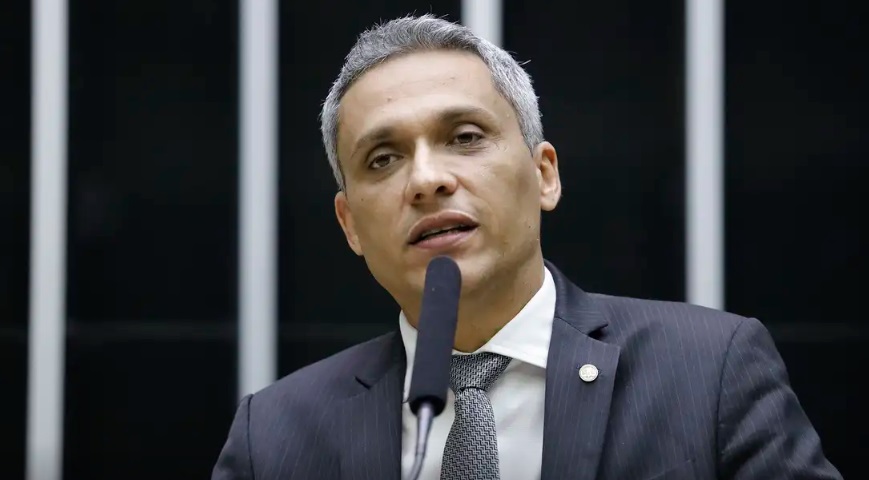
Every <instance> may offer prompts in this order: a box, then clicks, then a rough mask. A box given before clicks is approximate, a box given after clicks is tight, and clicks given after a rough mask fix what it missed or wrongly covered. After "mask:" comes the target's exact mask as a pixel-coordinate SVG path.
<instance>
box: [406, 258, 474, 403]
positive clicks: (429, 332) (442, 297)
mask: <svg viewBox="0 0 869 480" xmlns="http://www.w3.org/2000/svg"><path fill="white" fill-rule="evenodd" d="M461 291H462V273H461V271H460V270H459V266H458V265H457V264H456V262H455V261H454V260H453V259H451V258H449V257H446V256H438V257H435V258H433V259H432V260H431V261H430V262H429V264H428V267H427V268H426V274H425V288H424V290H423V294H422V308H421V309H420V314H419V323H418V324H417V331H418V336H417V339H416V355H415V357H414V365H413V375H412V376H411V382H410V392H409V396H408V403H409V404H410V409H411V411H412V412H413V413H414V415H415V414H416V413H417V410H418V409H419V406H420V405H421V404H422V403H423V402H429V403H431V405H432V406H433V407H434V414H435V415H440V413H441V412H442V411H443V409H444V406H445V405H446V402H447V389H448V388H449V385H450V357H451V356H452V353H453V342H454V340H455V336H456V323H457V322H458V318H459V296H460V295H461Z"/></svg>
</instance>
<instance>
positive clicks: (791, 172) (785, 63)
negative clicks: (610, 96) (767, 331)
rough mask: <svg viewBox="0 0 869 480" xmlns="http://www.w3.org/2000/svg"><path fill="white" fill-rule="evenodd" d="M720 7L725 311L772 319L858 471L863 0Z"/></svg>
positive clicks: (868, 333)
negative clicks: (723, 31)
mask: <svg viewBox="0 0 869 480" xmlns="http://www.w3.org/2000/svg"><path fill="white" fill-rule="evenodd" d="M727 5H728V8H727V19H726V20H727V33H726V34H727V38H728V40H727V55H726V65H725V70H726V85H727V91H726V94H727V99H726V110H727V126H726V163H725V167H726V169H725V170H726V171H725V173H726V198H725V201H726V223H727V225H726V243H725V245H726V252H725V258H726V271H727V274H726V278H727V285H726V287H727V288H726V290H727V307H728V309H730V310H732V311H735V312H737V313H741V314H745V315H751V316H755V317H758V318H759V319H761V320H762V321H764V322H765V323H766V324H768V325H769V326H770V328H771V329H772V330H773V333H774V335H775V336H776V339H777V341H778V343H779V348H780V349H781V351H782V355H783V356H784V358H785V360H786V362H787V365H788V369H789V372H790V375H791V379H792V381H793V383H794V388H795V390H796V391H797V393H798V394H799V396H800V399H801V401H802V403H803V406H804V408H805V409H806V411H807V412H808V415H809V417H810V418H811V419H812V421H813V422H814V424H815V426H816V427H817V429H818V430H819V431H820V433H821V436H822V438H823V440H824V445H825V447H826V450H827V452H828V453H829V457H830V459H831V460H832V461H833V462H834V463H835V464H836V465H838V466H840V468H841V470H842V473H843V474H845V477H846V478H849V477H859V476H861V475H864V474H865V467H863V466H861V464H862V461H863V458H858V457H859V456H862V454H863V453H865V452H866V448H867V446H869V440H867V437H866V436H865V434H863V433H861V431H862V430H863V429H865V426H867V425H869V413H867V412H866V409H865V408H862V407H858V405H861V404H862V405H865V403H866V401H867V397H866V394H865V393H860V392H858V390H857V384H858V382H854V381H853V380H854V379H857V378H863V376H864V369H865V367H866V365H869V354H867V348H866V347H867V345H869V322H867V321H866V315H865V309H866V306H865V293H864V291H863V290H864V287H863V285H864V284H865V282H864V281H863V280H862V279H861V277H863V276H864V275H865V272H866V271H867V269H869V255H866V250H865V243H866V241H867V237H866V233H865V232H866V231H867V229H869V215H867V214H866V210H865V206H864V205H866V203H867V201H869V193H867V190H866V185H867V184H869V138H867V136H866V132H867V130H869V113H867V110H866V106H867V105H869V94H867V91H866V85H867V83H869V62H867V61H866V58H869V52H867V50H869V48H867V46H869V33H867V31H866V29H865V28H861V27H865V25H861V23H860V22H861V20H863V19H865V15H864V14H863V13H864V12H865V6H864V5H863V4H862V3H861V2H858V1H856V0H831V1H830V2H825V3H824V4H823V5H820V4H805V5H804V4H795V3H792V2H785V1H780V0H776V1H770V2H752V1H749V0H734V1H730V2H727ZM857 425H862V426H863V429H860V428H857V429H855V426H857ZM848 474H850V475H848Z"/></svg>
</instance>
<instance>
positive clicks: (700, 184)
mask: <svg viewBox="0 0 869 480" xmlns="http://www.w3.org/2000/svg"><path fill="white" fill-rule="evenodd" d="M685 10H686V15H685V19H686V24H685V32H686V42H685V54H686V59H685V60H686V68H685V69H686V88H687V99H686V122H685V127H686V155H687V161H686V165H685V169H686V185H685V191H686V196H687V198H686V200H685V208H686V222H687V223H686V249H687V255H686V286H687V301H688V302H690V303H694V304H698V305H703V306H706V307H710V308H717V309H722V308H724V251H723V249H724V200H723V191H724V180H723V175H724V173H723V161H724V160H723V156H724V155H723V140H722V138H723V136H724V132H723V128H724V122H723V98H724V93H723V85H724V71H723V57H724V53H723V51H724V40H723V36H724V19H723V13H724V5H723V0H688V1H687V2H686V8H685Z"/></svg>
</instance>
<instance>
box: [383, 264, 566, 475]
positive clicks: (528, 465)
mask: <svg viewBox="0 0 869 480" xmlns="http://www.w3.org/2000/svg"><path fill="white" fill-rule="evenodd" d="M544 270H545V272H544V280H543V285H542V286H541V287H540V290H538V291H537V293H536V294H535V295H534V296H533V297H532V298H531V300H530V301H529V302H528V303H527V304H526V305H525V307H524V308H523V309H522V310H521V311H520V312H519V313H518V314H517V315H516V316H515V317H514V318H513V319H512V320H511V321H510V322H509V323H507V325H505V326H504V328H502V329H501V330H500V331H498V333H497V334H495V336H494V337H492V339H490V340H489V341H488V342H487V343H486V344H485V345H483V346H482V347H480V349H479V350H477V351H476V352H473V353H479V352H491V353H498V354H501V355H506V356H508V357H510V358H512V359H513V361H511V362H510V365H509V366H508V367H507V369H506V370H505V371H504V373H503V374H502V375H501V377H500V378H499V379H498V380H497V381H496V382H495V384H494V385H492V387H491V388H490V389H489V399H490V400H491V402H492V410H493V412H494V414H495V429H496V431H497V433H498V459H499V462H500V468H501V480H534V479H539V478H540V467H541V464H542V460H543V405H544V396H545V388H546V357H547V355H548V353H549V340H550V338H551V336H552V319H553V316H554V315H555V282H554V281H553V280H552V274H551V273H550V272H549V270H548V269H545V267H544ZM399 328H400V330H401V338H402V341H403V342H404V350H405V353H406V354H407V374H406V375H405V378H404V402H405V403H404V405H403V407H402V415H401V417H402V421H401V466H402V472H403V473H402V474H403V475H407V474H408V473H409V472H410V469H411V468H412V466H413V460H414V449H415V448H416V430H417V429H416V417H415V416H414V415H413V412H411V411H410V406H409V405H408V404H407V396H408V391H409V389H410V379H411V375H412V374H413V360H414V354H415V353H416V337H417V331H416V329H415V328H414V327H413V326H412V325H410V323H409V322H408V321H407V317H405V316H404V312H402V313H401V314H400V315H399ZM453 353H454V354H457V355H461V354H462V353H461V352H457V351H455V350H454V351H453ZM454 404H455V395H454V394H453V392H452V390H450V391H449V392H447V404H446V407H445V408H444V411H443V413H441V414H440V415H439V416H438V417H436V418H435V419H434V423H433V424H432V429H431V433H430V436H429V441H428V450H427V451H426V456H425V463H424V467H423V469H422V472H421V474H420V477H419V478H420V480H438V479H439V478H440V472H441V460H442V459H443V452H444V445H446V440H447V435H448V434H449V432H450V427H452V424H453V418H455V409H454V408H455V406H454Z"/></svg>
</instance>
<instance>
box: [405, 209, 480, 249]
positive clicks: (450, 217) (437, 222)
mask: <svg viewBox="0 0 869 480" xmlns="http://www.w3.org/2000/svg"><path fill="white" fill-rule="evenodd" d="M457 223H458V224H463V225H468V226H470V227H474V228H472V229H471V230H468V231H464V232H456V233H454V234H448V235H446V236H445V237H446V238H445V239H447V238H450V237H464V236H467V235H470V234H472V233H474V230H475V229H476V227H479V226H480V223H479V222H477V221H476V220H474V218H473V217H471V216H470V215H468V214H466V213H464V212H459V211H454V210H448V211H444V212H439V213H437V214H435V215H429V216H427V217H423V218H421V219H420V220H419V221H418V222H416V224H414V226H413V227H412V228H411V229H410V232H408V234H407V244H408V245H411V246H418V245H420V243H431V242H432V241H433V240H437V237H435V238H433V239H431V240H425V241H423V242H419V243H414V242H416V240H418V239H419V236H420V235H422V234H423V233H424V232H426V231H428V230H432V229H434V228H443V227H446V226H449V225H455V224H457ZM434 243H441V242H434Z"/></svg>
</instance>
